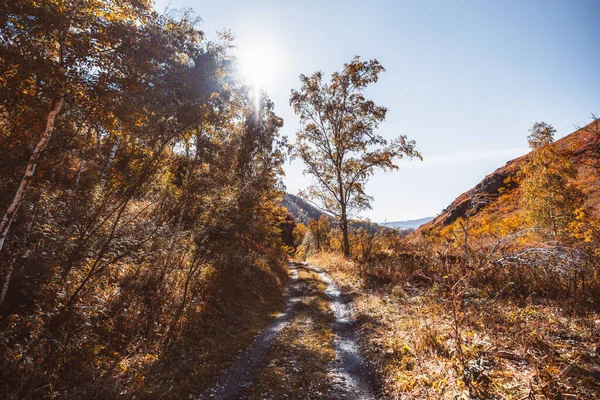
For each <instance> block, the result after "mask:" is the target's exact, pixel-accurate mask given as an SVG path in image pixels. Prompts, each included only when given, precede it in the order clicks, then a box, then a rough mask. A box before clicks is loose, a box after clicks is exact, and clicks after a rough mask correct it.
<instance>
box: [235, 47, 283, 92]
mask: <svg viewBox="0 0 600 400" xmlns="http://www.w3.org/2000/svg"><path fill="white" fill-rule="evenodd" d="M238 68H239V71H240V76H241V78H242V79H243V80H245V81H246V82H247V83H249V84H250V85H252V86H255V87H258V88H260V89H264V88H265V85H268V84H269V83H272V81H273V78H274V76H275V74H276V72H277V59H276V57H275V56H274V54H273V48H272V47H269V46H268V45H267V44H266V43H260V44H253V45H250V46H246V47H241V48H240V49H239V52H238Z"/></svg>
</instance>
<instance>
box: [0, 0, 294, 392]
mask: <svg viewBox="0 0 600 400" xmlns="http://www.w3.org/2000/svg"><path fill="white" fill-rule="evenodd" d="M151 7H152V2H150V1H137V0H135V1H112V0H99V1H90V0H81V1H72V2H65V1H43V2H39V1H30V0H17V1H10V2H3V3H2V5H0V53H2V57H1V59H0V154H2V158H1V159H0V171H1V173H0V175H1V176H2V178H1V180H0V210H2V212H3V213H4V214H3V217H2V221H1V224H0V285H1V286H0V397H1V398H3V399H23V398H63V399H68V398H73V399H75V398H77V399H80V398H103V399H104V398H117V397H132V396H135V397H137V398H174V399H175V398H177V399H180V398H187V397H188V395H190V394H196V395H198V394H201V393H202V392H203V391H204V390H205V389H206V388H207V387H209V386H210V385H211V384H212V383H213V382H214V380H215V377H216V376H217V375H218V374H219V373H220V372H221V371H223V370H224V369H225V368H226V366H227V365H228V363H229V362H230V361H231V360H232V359H233V358H234V357H235V356H236V355H237V353H238V352H239V351H241V350H242V349H244V348H245V347H247V345H248V344H249V343H250V342H251V340H252V339H253V337H254V335H255V334H256V333H257V332H258V331H260V329H261V328H262V327H264V326H266V325H267V324H268V323H269V321H270V320H271V318H272V316H273V315H274V314H275V313H277V312H278V311H280V309H281V307H282V306H283V295H284V293H283V291H284V287H285V284H286V281H287V279H288V278H287V271H286V269H285V266H284V263H285V258H286V255H287V254H286V252H285V250H284V243H283V242H282V239H281V229H280V225H281V224H282V223H284V222H285V218H286V217H287V212H286V210H285V209H284V208H282V207H281V206H280V199H281V194H282V193H281V191H280V187H281V181H280V178H281V165H282V163H283V152H282V149H283V147H282V146H283V144H284V139H283V138H282V137H280V136H279V134H278V130H279V128H280V127H281V126H282V120H281V119H280V118H279V117H277V116H276V115H275V114H274V113H273V104H272V103H271V101H270V100H269V99H268V98H267V97H266V96H264V95H260V94H256V95H253V94H252V90H251V89H250V88H249V87H247V86H246V85H245V84H244V83H243V82H241V81H240V80H239V79H238V78H237V75H236V73H235V71H234V66H233V57H232V54H231V51H232V48H231V41H230V38H229V37H228V36H227V35H224V36H223V37H221V39H219V40H217V41H209V40H207V39H206V38H205V37H204V34H203V33H202V32H201V31H199V30H198V29H197V28H196V22H197V18H196V17H195V16H194V15H192V14H191V13H183V14H170V15H161V14H159V13H156V12H155V11H153V10H152V8H151ZM256 96H259V98H255V97H256Z"/></svg>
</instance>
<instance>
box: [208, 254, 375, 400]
mask: <svg viewBox="0 0 600 400" xmlns="http://www.w3.org/2000/svg"><path fill="white" fill-rule="evenodd" d="M288 265H289V268H290V272H291V276H292V280H291V281H290V284H289V286H288V288H287V291H286V292H287V296H286V297H287V301H286V307H285V310H284V311H283V312H282V313H281V314H279V315H278V316H277V317H276V318H275V321H273V323H271V325H269V326H268V327H267V328H265V329H264V330H263V331H262V332H261V333H260V334H259V335H258V336H257V337H256V339H255V340H254V342H253V343H252V344H251V345H250V347H249V348H248V349H246V351H244V352H243V353H242V354H241V355H240V356H239V357H238V358H237V359H236V360H235V361H234V363H233V364H232V365H231V367H230V368H229V369H228V370H227V371H226V372H225V373H224V374H223V375H222V376H221V378H219V380H218V381H217V383H216V384H215V385H214V386H213V387H212V388H211V389H209V390H208V391H207V392H205V393H204V395H203V397H202V399H219V400H234V399H236V398H237V395H238V394H239V393H240V391H242V390H243V389H244V388H246V387H248V386H250V384H251V383H252V377H253V373H254V372H255V370H256V369H257V367H259V365H260V363H261V362H262V361H263V360H264V359H265V357H266V356H267V354H268V352H269V349H270V347H271V345H272V344H273V342H274V341H275V339H276V338H277V337H278V335H279V334H280V333H281V331H282V330H283V329H284V328H285V327H286V326H287V325H288V323H289V322H290V320H291V317H292V315H293V314H294V308H295V305H296V304H297V303H298V302H299V301H300V298H301V297H302V296H303V293H302V287H301V285H300V284H299V280H298V270H297V265H298V264H295V263H292V262H290V263H289V264H288ZM302 267H304V268H307V269H310V270H312V271H313V272H315V273H317V274H318V275H319V277H320V279H321V280H322V281H323V282H325V284H326V285H327V289H326V290H325V294H326V295H327V298H328V299H329V302H330V306H331V310H332V312H333V314H334V321H333V322H332V324H331V327H332V330H333V332H334V334H335V338H334V349H335V354H336V359H335V361H334V362H333V363H332V365H331V366H330V368H331V371H330V373H329V376H330V379H331V386H332V387H331V391H330V392H329V395H328V398H330V399H352V400H372V399H374V398H375V396H373V394H372V391H371V390H370V386H369V384H368V380H367V379H366V375H367V374H366V371H367V369H366V366H365V363H364V360H363V359H362V357H361V355H360V352H359V349H358V345H357V343H356V339H355V336H356V333H355V329H354V324H353V320H352V317H351V312H350V307H349V306H348V305H347V304H346V303H345V302H344V300H343V298H342V295H341V292H340V290H339V289H338V288H337V286H336V285H335V283H333V281H332V280H331V279H330V278H329V276H328V275H327V274H326V273H325V272H324V271H323V270H322V269H320V268H317V267H314V266H312V265H309V264H302ZM302 398H304V397H303V396H302V393H298V399H302Z"/></svg>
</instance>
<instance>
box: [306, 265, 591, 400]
mask: <svg viewBox="0 0 600 400" xmlns="http://www.w3.org/2000/svg"><path fill="white" fill-rule="evenodd" d="M311 262H312V263H315V264H316V265H319V266H322V267H324V268H326V269H327V270H328V272H329V273H330V274H331V276H332V277H333V278H334V279H335V280H336V281H337V282H338V283H339V285H340V286H341V287H342V288H343V289H344V291H345V292H346V293H348V294H350V295H352V296H350V297H352V298H354V301H353V310H354V315H355V317H356V320H357V323H358V325H359V329H360V332H361V339H362V345H363V349H364V352H365V355H366V357H367V358H368V360H369V362H370V363H371V364H372V365H373V366H374V367H375V369H376V373H377V375H378V378H379V381H380V384H381V387H382V395H383V397H385V398H386V399H428V398H436V399H456V398H465V399H466V398H469V396H470V394H469V392H471V396H472V397H471V398H473V397H475V398H497V399H534V398H536V399H598V398H600V354H599V352H600V346H599V343H600V314H598V313H597V312H590V311H588V312H585V311H583V310H577V309H572V308H569V307H568V306H565V304H566V303H565V302H562V303H559V302H558V301H550V300H547V299H536V298H535V297H530V298H527V299H524V300H523V299H521V300H519V301H513V300H510V299H507V298H503V297H499V296H497V293H487V292H485V291H484V290H478V289H477V288H471V289H469V290H468V291H467V292H465V294H464V296H463V298H462V302H461V304H460V306H459V310H458V313H457V320H458V329H459V336H460V339H461V340H462V346H461V348H462V353H463V356H462V357H461V356H460V354H459V352H458V347H457V340H456V339H457V335H456V330H455V319H454V317H453V312H452V311H453V307H452V299H451V297H450V296H449V295H447V294H446V293H445V292H444V291H443V290H441V288H440V286H438V285H437V284H435V283H432V282H427V281H425V282H422V281H418V280H416V281H415V280H411V279H398V276H402V274H394V273H393V268H392V269H389V270H388V272H382V271H377V266H371V267H370V268H371V269H369V270H367V269H366V268H365V267H364V266H362V267H361V266H359V265H357V264H355V263H353V262H350V261H347V260H344V259H342V258H341V257H340V256H337V255H332V254H324V255H321V256H318V257H314V258H313V259H311ZM387 268H389V265H388V267H387ZM386 274H387V275H391V276H392V278H389V279H382V278H381V276H382V275H386ZM373 276H375V277H376V278H375V279H374V278H373ZM469 386H470V387H471V391H469ZM528 396H529V397H528Z"/></svg>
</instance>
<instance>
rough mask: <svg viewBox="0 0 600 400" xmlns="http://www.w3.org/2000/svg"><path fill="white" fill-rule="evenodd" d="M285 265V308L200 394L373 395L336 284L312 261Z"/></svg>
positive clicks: (220, 396) (214, 396)
mask: <svg viewBox="0 0 600 400" xmlns="http://www.w3.org/2000/svg"><path fill="white" fill-rule="evenodd" d="M289 268H290V275H291V277H292V279H291V280H290V284H289V286H288V289H287V301H286V307H285V309H284V310H283V312H282V313H281V314H279V315H278V316H277V317H276V318H275V320H274V321H273V323H272V324H271V325H270V326H268V327H267V328H265V329H264V330H263V331H262V332H261V333H260V334H259V335H258V336H257V337H256V339H255V340H254V342H253V343H252V345H251V346H250V347H249V348H248V349H246V351H244V352H243V353H242V354H241V355H240V356H239V357H238V358H237V360H236V361H234V363H233V364H232V366H231V367H230V368H229V369H228V370H227V371H226V372H225V373H224V374H223V375H222V376H221V378H220V379H219V380H218V381H217V383H216V384H215V385H214V386H213V387H212V388H211V389H210V390H209V391H207V392H206V393H205V395H204V397H203V398H205V399H220V400H230V399H231V400H233V399H357V400H362V399H364V400H370V399H374V398H375V397H374V396H373V394H372V390H371V387H370V385H369V380H368V379H367V374H366V366H365V363H364V360H363V359H362V357H361V355H360V352H359V349H358V345H357V343H356V333H355V330H354V324H353V321H352V316H351V310H350V307H349V306H348V305H347V304H346V303H345V302H344V300H343V298H342V296H341V293H340V291H339V289H338V288H337V287H336V285H335V284H334V282H333V281H332V280H331V279H330V278H329V276H328V275H327V274H326V272H325V271H323V270H321V269H319V268H317V267H315V266H311V265H308V264H304V263H293V262H290V263H289Z"/></svg>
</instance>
